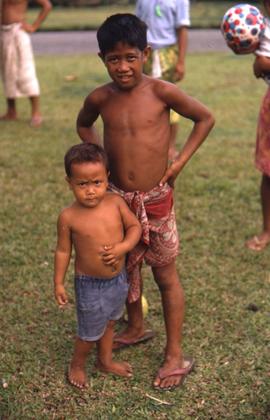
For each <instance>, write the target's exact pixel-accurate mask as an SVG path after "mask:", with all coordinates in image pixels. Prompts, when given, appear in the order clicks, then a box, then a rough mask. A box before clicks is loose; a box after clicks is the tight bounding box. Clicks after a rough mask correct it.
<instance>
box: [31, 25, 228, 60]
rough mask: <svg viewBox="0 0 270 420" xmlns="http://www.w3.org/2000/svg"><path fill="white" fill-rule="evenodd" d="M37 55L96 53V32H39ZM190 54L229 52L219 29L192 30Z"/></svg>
mask: <svg viewBox="0 0 270 420" xmlns="http://www.w3.org/2000/svg"><path fill="white" fill-rule="evenodd" d="M31 37H32V42H33V47H34V52H35V54H36V55H46V54H48V55H58V54H62V55H68V54H72V55H74V54H84V53H96V52H97V51H98V47H97V42H96V34H95V32H94V31H67V32H37V33H34V34H32V35H31ZM188 50H189V52H216V51H228V48H227V47H226V45H225V42H224V40H223V38H222V35H221V33H220V31H219V30H217V29H192V30H190V31H189V46H188Z"/></svg>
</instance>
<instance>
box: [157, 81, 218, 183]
mask: <svg viewBox="0 0 270 420" xmlns="http://www.w3.org/2000/svg"><path fill="white" fill-rule="evenodd" d="M167 85H168V84H167ZM163 91H164V92H163V93H162V95H161V96H163V100H164V101H165V102H166V103H167V104H168V105H169V106H170V108H172V109H174V110H175V111H176V112H178V114H180V115H182V116H183V117H185V118H188V119H190V120H192V121H193V122H194V125H193V129H192V131H191V133H190V135H189V136H188V138H187V140H186V142H185V144H184V146H183V148H182V150H181V151H180V152H179V154H178V156H177V157H176V159H174V161H173V162H172V164H171V165H170V166H169V168H168V169H167V171H166V172H165V174H164V176H163V178H162V179H161V180H160V185H163V184H164V183H165V182H169V184H170V185H171V186H173V184H174V181H175V179H176V177H177V175H178V174H179V172H180V171H181V170H182V169H183V167H184V166H185V165H186V164H187V162H188V161H189V160H190V158H191V157H192V155H193V154H194V153H195V152H196V150H197V149H198V148H199V147H200V145H201V144H202V143H203V141H204V140H205V139H206V137H207V135H208V134H209V132H210V130H211V129H212V128H213V126H214V123H215V119H214V116H213V115H212V113H211V112H210V111H209V109H208V108H207V107H206V106H204V105H203V104H202V103H200V102H199V101H197V100H196V99H194V98H192V97H190V96H188V95H186V94H185V93H184V92H182V91H180V90H179V89H178V88H177V87H176V86H174V85H169V86H166V88H165V89H163ZM164 95H165V96H164Z"/></svg>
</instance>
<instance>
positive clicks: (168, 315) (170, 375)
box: [152, 261, 188, 389]
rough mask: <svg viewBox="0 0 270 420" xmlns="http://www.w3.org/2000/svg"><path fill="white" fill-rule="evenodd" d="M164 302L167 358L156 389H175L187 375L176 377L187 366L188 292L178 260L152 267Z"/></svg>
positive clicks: (157, 380)
mask: <svg viewBox="0 0 270 420" xmlns="http://www.w3.org/2000/svg"><path fill="white" fill-rule="evenodd" d="M152 271H153V274H154V278H155V281H156V283H157V285H158V287H159V290H160V293H161V299H162V306H163V313H164V321H165V327H166V335H167V343H166V347H165V358H164V363H163V365H162V368H161V369H160V370H159V374H158V375H157V377H156V379H155V381H154V386H155V387H157V388H161V389H164V388H173V387H176V386H178V385H179V384H181V382H182V381H183V374H175V372H176V371H177V369H179V368H184V367H188V366H186V365H185V362H184V360H183V355H182V349H181V335H182V325H183V319H184V292H183V289H182V286H181V284H180V281H179V277H178V274H177V272H176V266H175V261H173V262H172V263H170V264H168V265H166V266H164V267H153V268H152Z"/></svg>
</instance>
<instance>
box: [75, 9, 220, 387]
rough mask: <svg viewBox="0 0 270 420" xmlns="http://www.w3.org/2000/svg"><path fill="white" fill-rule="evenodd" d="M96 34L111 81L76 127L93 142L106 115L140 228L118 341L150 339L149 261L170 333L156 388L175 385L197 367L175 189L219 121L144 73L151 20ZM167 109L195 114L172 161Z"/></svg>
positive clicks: (115, 177)
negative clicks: (144, 272)
mask: <svg viewBox="0 0 270 420" xmlns="http://www.w3.org/2000/svg"><path fill="white" fill-rule="evenodd" d="M97 38H98V43H99V48H100V53H99V56H100V57H101V59H102V60H103V62H104V64H105V66H106V68H107V70H108V73H109V75H110V77H111V79H112V82H111V83H107V84H105V85H103V86H101V87H98V88H97V89H95V90H94V91H93V92H91V93H90V94H89V95H88V96H87V98H86V99H85V102H84V105H83V108H82V109H81V111H80V113H79V115H78V120H77V130H78V133H79V135H80V137H81V138H82V140H83V141H85V142H95V141H96V140H95V137H94V135H93V130H92V126H93V124H94V122H95V121H96V119H97V118H98V116H99V115H100V116H101V118H102V120H103V125H104V147H105V150H106V151H107V153H108V157H109V162H110V181H111V186H112V188H113V189H114V190H116V191H118V192H120V193H121V194H122V195H123V196H124V198H125V199H126V201H127V202H128V203H129V205H130V207H131V209H132V210H133V211H134V212H135V214H136V215H137V217H138V218H139V219H140V221H141V224H142V229H143V235H142V240H141V241H140V243H139V244H138V246H137V247H136V248H135V249H134V250H133V251H132V252H131V253H130V257H129V260H128V274H129V280H130V283H131V286H130V287H131V288H130V293H129V303H128V315H129V324H128V327H127V330H126V331H124V332H123V333H122V334H121V335H120V336H118V337H117V339H116V341H117V343H116V344H117V345H118V346H126V345H130V344H135V343H138V342H141V341H143V340H144V339H146V338H148V337H149V335H148V333H147V332H146V331H145V329H144V324H143V315H142V307H141V299H140V296H141V293H142V282H141V278H140V268H141V264H142V261H143V259H145V260H146V262H147V263H148V264H150V265H151V267H152V271H153V275H154V278H155V281H156V283H157V285H158V287H159V289H160V292H161V298H162V305H163V311H164V318H165V325H166V333H167V344H166V348H165V360H164V363H163V366H162V368H161V369H160V370H159V372H158V374H157V376H156V378H155V381H154V386H155V387H157V388H159V389H168V388H169V389H170V388H173V387H175V386H178V385H180V384H181V383H182V382H183V380H184V377H185V376H186V375H187V374H188V373H189V372H190V371H191V369H192V367H193V360H188V359H186V358H185V357H183V354H182V351H181V346H180V340H181V330H182V323H183V316H184V295H183V290H182V287H181V285H180V282H179V278H178V275H177V272H176V266H175V257H176V255H177V253H178V237H177V229H176V223H175V216H174V211H173V202H172V200H173V194H172V187H173V184H174V181H175V179H176V177H177V175H178V174H179V172H180V171H181V170H182V169H183V167H184V166H185V164H186V163H187V162H188V160H189V159H190V158H191V156H192V155H193V153H194V152H195V151H196V150H197V149H198V147H199V146H200V144H201V143H202V142H203V141H204V139H205V138H206V136H207V134H208V133H209V131H210V130H211V128H212V126H213V124H214V119H213V117H212V115H211V113H210V112H209V111H208V109H207V108H206V107H205V106H203V105H202V104H201V103H199V102H198V101H196V100H195V99H193V98H191V97H189V96H187V95H186V94H185V93H183V92H182V91H181V90H179V89H178V88H177V87H176V86H175V85H173V84H171V83H168V82H165V81H163V80H159V79H153V78H151V77H148V76H146V75H144V74H143V71H142V69H143V65H144V63H145V62H146V60H147V56H148V52H149V48H148V47H147V41H146V25H145V24H144V23H143V22H142V21H141V20H140V19H139V18H137V17H136V16H134V15H132V14H117V15H113V16H110V17H109V18H108V19H107V20H106V21H105V22H104V23H103V24H102V25H101V27H100V28H99V30H98V33H97ZM170 109H173V110H175V111H176V112H178V113H179V114H181V115H182V116H184V117H186V118H189V119H191V120H192V121H193V122H194V127H193V129H192V131H191V133H190V135H189V136H188V139H187V141H186V143H185V144H184V146H183V148H182V150H181V152H180V153H179V155H178V157H177V158H176V159H175V160H174V162H173V163H172V164H171V165H170V166H169V167H167V156H168V149H169V143H170Z"/></svg>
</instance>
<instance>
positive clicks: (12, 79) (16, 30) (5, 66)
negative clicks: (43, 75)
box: [0, 23, 40, 99]
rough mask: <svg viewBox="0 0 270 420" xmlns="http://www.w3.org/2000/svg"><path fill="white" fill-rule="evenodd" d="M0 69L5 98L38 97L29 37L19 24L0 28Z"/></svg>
mask: <svg viewBox="0 0 270 420" xmlns="http://www.w3.org/2000/svg"><path fill="white" fill-rule="evenodd" d="M0 33H1V40H0V41H1V54H0V69H1V75H2V80H3V85H4V94H5V96H6V97H7V98H10V99H15V98H18V97H21V96H27V97H31V96H39V94H40V90H39V83H38V80H37V76H36V69H35V63H34V57H33V51H32V45H31V40H30V36H29V35H28V33H27V32H25V31H24V30H22V29H21V24H20V23H13V24H11V25H2V26H1V32H0Z"/></svg>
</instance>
